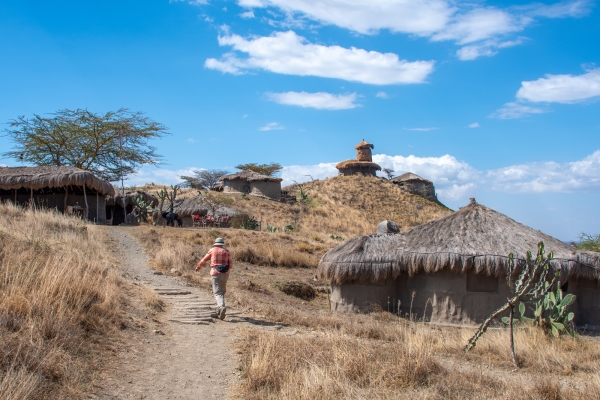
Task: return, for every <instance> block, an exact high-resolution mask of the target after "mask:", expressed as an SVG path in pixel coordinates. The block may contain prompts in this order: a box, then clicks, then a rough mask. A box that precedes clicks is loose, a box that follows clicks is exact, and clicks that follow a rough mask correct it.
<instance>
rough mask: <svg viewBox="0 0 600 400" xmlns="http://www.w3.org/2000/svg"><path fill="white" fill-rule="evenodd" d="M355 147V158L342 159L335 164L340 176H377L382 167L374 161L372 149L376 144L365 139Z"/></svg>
mask: <svg viewBox="0 0 600 400" xmlns="http://www.w3.org/2000/svg"><path fill="white" fill-rule="evenodd" d="M354 148H355V149H356V159H355V160H346V161H342V162H340V163H338V164H337V165H336V166H335V167H336V168H337V169H338V171H339V172H338V174H339V175H340V176H347V175H356V174H363V175H373V176H375V175H376V174H377V171H381V167H380V166H379V165H378V164H375V163H374V162H373V156H372V154H371V150H372V149H374V148H375V146H374V145H372V144H371V143H369V142H366V141H365V140H364V139H363V140H362V141H361V142H360V143H359V144H357V145H356V146H355V147H354Z"/></svg>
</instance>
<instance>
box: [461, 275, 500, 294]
mask: <svg viewBox="0 0 600 400" xmlns="http://www.w3.org/2000/svg"><path fill="white" fill-rule="evenodd" d="M467 292H485V293H498V278H496V277H495V276H486V275H481V274H467Z"/></svg>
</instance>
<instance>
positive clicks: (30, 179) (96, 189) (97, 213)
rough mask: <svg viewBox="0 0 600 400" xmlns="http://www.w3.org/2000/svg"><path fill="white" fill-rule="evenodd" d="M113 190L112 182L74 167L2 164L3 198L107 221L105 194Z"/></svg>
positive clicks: (0, 183)
mask: <svg viewBox="0 0 600 400" xmlns="http://www.w3.org/2000/svg"><path fill="white" fill-rule="evenodd" d="M114 194H115V190H114V188H113V186H112V185H111V184H110V182H107V181H105V180H103V179H100V178H98V177H97V176H96V175H94V174H93V173H91V172H90V171H85V170H82V169H79V168H75V167H67V166H43V167H0V201H10V202H12V203H14V204H19V205H29V204H34V205H35V206H36V207H42V208H52V209H56V210H58V211H60V212H65V213H68V212H72V213H77V214H78V215H80V216H81V217H82V218H85V219H87V220H90V221H95V222H97V223H100V224H104V223H106V197H107V196H114Z"/></svg>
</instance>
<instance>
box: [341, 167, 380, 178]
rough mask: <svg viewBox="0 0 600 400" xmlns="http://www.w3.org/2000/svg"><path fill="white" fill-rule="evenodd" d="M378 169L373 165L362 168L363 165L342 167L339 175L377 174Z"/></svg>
mask: <svg viewBox="0 0 600 400" xmlns="http://www.w3.org/2000/svg"><path fill="white" fill-rule="evenodd" d="M376 172H377V170H376V169H375V168H373V167H367V168H361V167H352V168H340V170H339V175H340V176H348V175H356V174H363V175H373V176H376V175H377V174H376Z"/></svg>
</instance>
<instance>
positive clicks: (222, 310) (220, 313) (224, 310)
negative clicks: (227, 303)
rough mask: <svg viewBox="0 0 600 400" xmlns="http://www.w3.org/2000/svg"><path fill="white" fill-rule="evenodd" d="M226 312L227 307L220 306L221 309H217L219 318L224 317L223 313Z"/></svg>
mask: <svg viewBox="0 0 600 400" xmlns="http://www.w3.org/2000/svg"><path fill="white" fill-rule="evenodd" d="M226 312H227V308H225V307H221V309H220V310H219V318H220V319H225V313H226Z"/></svg>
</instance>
